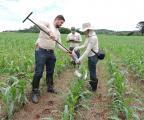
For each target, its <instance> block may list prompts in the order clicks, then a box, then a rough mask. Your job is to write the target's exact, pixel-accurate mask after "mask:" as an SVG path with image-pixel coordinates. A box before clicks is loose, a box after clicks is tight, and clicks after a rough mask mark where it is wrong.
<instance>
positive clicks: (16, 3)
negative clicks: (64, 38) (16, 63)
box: [0, 0, 144, 31]
mask: <svg viewBox="0 0 144 120" xmlns="http://www.w3.org/2000/svg"><path fill="white" fill-rule="evenodd" d="M143 5H144V0H0V31H5V30H18V29H24V28H29V27H30V26H32V25H33V24H32V23H31V22H30V21H26V22H25V23H22V21H23V20H24V19H25V17H26V16H27V15H28V14H29V13H30V12H33V14H32V15H31V17H30V18H31V19H33V20H34V21H37V22H38V21H47V22H52V21H53V20H54V18H55V17H56V16H57V15H59V14H62V15H63V16H64V17H65V20H66V21H65V23H64V24H63V27H67V28H71V27H72V26H75V27H76V28H81V26H82V24H83V23H85V22H90V23H91V24H92V25H93V26H94V27H95V28H96V29H109V30H114V31H131V30H137V28H136V24H137V23H138V22H140V21H144V6H143Z"/></svg>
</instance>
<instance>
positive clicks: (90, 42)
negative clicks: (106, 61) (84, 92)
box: [74, 23, 99, 91]
mask: <svg viewBox="0 0 144 120" xmlns="http://www.w3.org/2000/svg"><path fill="white" fill-rule="evenodd" d="M94 30H95V28H94V27H93V26H92V25H91V23H84V24H83V25H82V29H81V31H82V32H84V34H85V35H86V41H85V43H84V44H83V45H81V46H77V47H75V48H74V51H77V50H79V49H81V48H86V50H85V52H84V53H83V54H82V55H81V56H80V58H79V59H77V60H76V61H75V62H76V63H77V64H79V63H80V62H81V61H82V60H83V59H84V58H85V57H88V68H89V73H90V81H89V84H90V85H91V88H92V91H96V90H97V84H98V79H97V75H96V64H97V62H98V58H97V57H96V54H95V53H94V52H96V53H98V51H99V46H98V38H97V35H96V33H95V31H94ZM91 50H93V51H94V52H92V51H91Z"/></svg>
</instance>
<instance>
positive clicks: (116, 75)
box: [108, 56, 139, 120]
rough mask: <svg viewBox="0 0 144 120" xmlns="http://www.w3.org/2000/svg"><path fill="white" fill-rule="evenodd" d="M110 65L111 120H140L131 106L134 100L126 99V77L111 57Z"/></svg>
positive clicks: (109, 58) (109, 59)
mask: <svg viewBox="0 0 144 120" xmlns="http://www.w3.org/2000/svg"><path fill="white" fill-rule="evenodd" d="M108 65H109V71H110V74H111V79H110V80H109V81H108V85H109V95H110V96H111V98H112V104H111V109H112V113H111V114H110V119H113V120H118V119H119V118H121V119H126V120H131V119H133V118H134V119H135V120H139V117H138V115H137V113H136V110H135V109H134V107H133V106H130V104H131V103H132V101H133V99H131V98H125V93H126V89H127V88H126V83H125V79H124V76H123V75H122V74H121V72H120V71H119V70H118V68H117V67H116V64H115V63H114V62H113V61H112V60H111V57H110V56H109V57H108Z"/></svg>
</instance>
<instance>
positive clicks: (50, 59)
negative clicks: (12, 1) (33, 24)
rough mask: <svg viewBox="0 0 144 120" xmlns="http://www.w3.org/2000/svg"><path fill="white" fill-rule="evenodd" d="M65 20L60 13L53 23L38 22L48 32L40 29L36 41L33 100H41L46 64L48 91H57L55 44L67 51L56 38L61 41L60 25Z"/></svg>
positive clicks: (36, 101)
mask: <svg viewBox="0 0 144 120" xmlns="http://www.w3.org/2000/svg"><path fill="white" fill-rule="evenodd" d="M64 22H65V19H64V17H63V16H62V15H58V16H57V17H56V18H55V19H54V21H53V23H48V22H39V23H37V24H38V26H40V28H41V29H43V30H44V31H46V32H47V33H48V34H46V33H45V32H43V31H42V30H40V33H39V36H38V39H37V41H36V50H35V71H34V76H33V81H32V102H33V103H38V101H39V95H40V93H39V82H40V79H41V78H42V75H43V71H44V66H45V65H46V82H47V92H51V93H55V90H54V83H53V74H54V68H55V63H56V57H55V54H54V50H55V46H56V45H57V46H58V47H59V48H60V49H62V50H63V51H65V52H67V51H66V50H65V49H64V48H63V47H61V46H60V45H59V44H57V43H56V40H57V41H58V42H60V43H61V38H60V32H59V27H61V26H62V24H63V23H64Z"/></svg>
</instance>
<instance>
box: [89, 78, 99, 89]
mask: <svg viewBox="0 0 144 120" xmlns="http://www.w3.org/2000/svg"><path fill="white" fill-rule="evenodd" d="M89 84H90V85H91V88H92V91H96V90H97V85H98V79H97V78H96V79H95V80H91V81H90V82H89Z"/></svg>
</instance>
